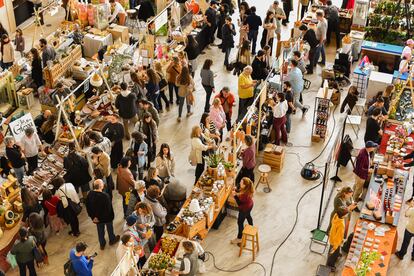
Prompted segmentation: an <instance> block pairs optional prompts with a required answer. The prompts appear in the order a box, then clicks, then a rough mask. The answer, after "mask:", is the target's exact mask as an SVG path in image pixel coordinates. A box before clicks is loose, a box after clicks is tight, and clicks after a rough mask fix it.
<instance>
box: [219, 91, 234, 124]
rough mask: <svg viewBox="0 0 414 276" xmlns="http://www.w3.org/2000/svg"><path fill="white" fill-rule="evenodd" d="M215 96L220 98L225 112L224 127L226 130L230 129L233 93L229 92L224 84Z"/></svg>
mask: <svg viewBox="0 0 414 276" xmlns="http://www.w3.org/2000/svg"><path fill="white" fill-rule="evenodd" d="M215 98H218V99H220V101H221V106H222V107H223V110H224V114H226V128H227V131H230V129H231V115H232V113H233V104H234V101H235V99H234V95H233V93H231V92H230V89H229V88H228V87H227V86H224V87H223V89H221V91H220V93H218V94H217V95H216V96H215Z"/></svg>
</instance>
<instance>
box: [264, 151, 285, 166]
mask: <svg viewBox="0 0 414 276" xmlns="http://www.w3.org/2000/svg"><path fill="white" fill-rule="evenodd" d="M284 160H285V149H284V148H283V147H281V146H275V145H273V144H267V145H266V148H265V150H264V154H263V163H264V164H266V165H269V166H270V167H271V168H272V170H275V171H277V172H280V171H281V170H282V168H283V164H284Z"/></svg>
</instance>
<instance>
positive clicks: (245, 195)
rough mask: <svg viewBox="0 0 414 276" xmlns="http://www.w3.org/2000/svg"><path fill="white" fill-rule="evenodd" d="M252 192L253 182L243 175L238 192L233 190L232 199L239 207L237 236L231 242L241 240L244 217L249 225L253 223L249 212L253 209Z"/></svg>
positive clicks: (234, 242) (235, 242)
mask: <svg viewBox="0 0 414 276" xmlns="http://www.w3.org/2000/svg"><path fill="white" fill-rule="evenodd" d="M253 194H254V184H253V182H252V181H251V180H250V179H249V178H247V177H243V178H242V180H241V182H240V189H239V192H236V190H234V191H233V196H234V199H235V200H236V202H237V205H238V208H239V216H238V217H237V225H238V227H239V230H238V233H237V238H236V239H234V240H232V241H231V243H232V244H238V243H240V242H241V238H242V234H243V229H244V221H245V220H246V219H247V222H248V223H249V224H250V225H253V219H252V216H251V214H250V213H251V211H252V209H253Z"/></svg>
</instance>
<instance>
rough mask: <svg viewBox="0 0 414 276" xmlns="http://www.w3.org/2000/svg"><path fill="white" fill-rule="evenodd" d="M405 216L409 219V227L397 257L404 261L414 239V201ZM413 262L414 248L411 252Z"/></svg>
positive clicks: (406, 228) (410, 203)
mask: <svg viewBox="0 0 414 276" xmlns="http://www.w3.org/2000/svg"><path fill="white" fill-rule="evenodd" d="M405 216H406V217H407V218H408V221H407V226H406V227H405V231H404V239H403V242H402V244H401V248H400V250H399V251H398V252H395V255H396V256H397V257H398V259H400V260H402V259H404V255H405V254H406V253H407V249H408V246H409V245H410V242H411V239H412V238H413V237H414V201H413V200H411V201H410V202H409V208H408V209H407V211H405ZM411 260H412V261H414V247H413V250H412V252H411Z"/></svg>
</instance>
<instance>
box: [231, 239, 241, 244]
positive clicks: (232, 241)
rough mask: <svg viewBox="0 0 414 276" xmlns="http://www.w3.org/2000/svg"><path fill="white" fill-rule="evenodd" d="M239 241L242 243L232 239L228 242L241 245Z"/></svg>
mask: <svg viewBox="0 0 414 276" xmlns="http://www.w3.org/2000/svg"><path fill="white" fill-rule="evenodd" d="M241 241H242V240H241V239H233V240H231V241H230V243H231V244H239V243H241Z"/></svg>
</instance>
